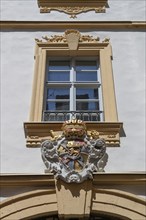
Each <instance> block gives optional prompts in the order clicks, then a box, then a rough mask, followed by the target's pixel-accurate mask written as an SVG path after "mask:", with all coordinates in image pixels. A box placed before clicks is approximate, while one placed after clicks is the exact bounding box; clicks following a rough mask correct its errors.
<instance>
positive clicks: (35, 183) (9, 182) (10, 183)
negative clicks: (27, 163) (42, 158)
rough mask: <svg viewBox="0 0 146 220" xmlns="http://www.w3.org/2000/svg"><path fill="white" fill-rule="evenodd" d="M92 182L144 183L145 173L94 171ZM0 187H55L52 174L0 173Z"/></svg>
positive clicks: (145, 179)
mask: <svg viewBox="0 0 146 220" xmlns="http://www.w3.org/2000/svg"><path fill="white" fill-rule="evenodd" d="M93 177H94V178H93V184H94V187H95V186H100V185H101V186H102V185H104V186H108V185H113V184H116V185H145V184H146V173H145V172H139V173H138V172H133V173H128V172H127V173H94V174H93ZM0 185H1V187H20V186H23V187H24V186H32V187H55V179H54V175H53V174H48V173H47V174H1V175H0Z"/></svg>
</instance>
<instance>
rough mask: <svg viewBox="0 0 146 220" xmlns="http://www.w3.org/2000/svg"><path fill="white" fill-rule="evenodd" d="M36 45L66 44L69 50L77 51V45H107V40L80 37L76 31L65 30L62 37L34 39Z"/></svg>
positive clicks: (87, 36)
mask: <svg viewBox="0 0 146 220" xmlns="http://www.w3.org/2000/svg"><path fill="white" fill-rule="evenodd" d="M35 40H36V42H38V43H67V44H68V46H69V49H70V50H77V47H78V44H79V43H109V41H110V39H109V38H104V39H103V40H100V38H99V37H96V38H94V37H93V36H90V35H81V34H80V32H79V31H77V30H66V31H65V34H63V35H53V36H51V37H48V36H44V37H42V39H35Z"/></svg>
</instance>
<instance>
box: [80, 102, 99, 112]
mask: <svg viewBox="0 0 146 220" xmlns="http://www.w3.org/2000/svg"><path fill="white" fill-rule="evenodd" d="M76 110H83V111H84V110H88V111H92V110H97V111H98V110H99V103H98V102H81V101H80V102H78V101H77V102H76Z"/></svg>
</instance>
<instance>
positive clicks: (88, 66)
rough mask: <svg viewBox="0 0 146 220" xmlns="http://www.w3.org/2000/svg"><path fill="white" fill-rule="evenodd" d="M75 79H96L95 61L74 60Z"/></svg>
mask: <svg viewBox="0 0 146 220" xmlns="http://www.w3.org/2000/svg"><path fill="white" fill-rule="evenodd" d="M76 81H77V82H78V81H97V62H96V61H76Z"/></svg>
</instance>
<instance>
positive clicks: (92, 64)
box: [76, 60, 97, 71]
mask: <svg viewBox="0 0 146 220" xmlns="http://www.w3.org/2000/svg"><path fill="white" fill-rule="evenodd" d="M83 70H97V62H96V61H88V60H83V61H76V71H83Z"/></svg>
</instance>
